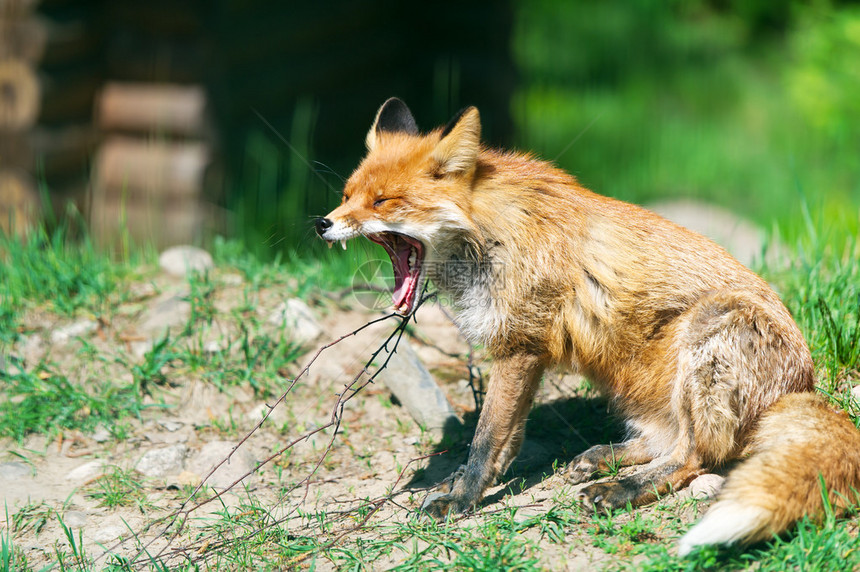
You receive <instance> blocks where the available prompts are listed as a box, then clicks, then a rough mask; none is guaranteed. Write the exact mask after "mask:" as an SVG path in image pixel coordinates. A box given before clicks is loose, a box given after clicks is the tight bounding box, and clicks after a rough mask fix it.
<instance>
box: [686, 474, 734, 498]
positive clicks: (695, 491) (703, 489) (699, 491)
mask: <svg viewBox="0 0 860 572" xmlns="http://www.w3.org/2000/svg"><path fill="white" fill-rule="evenodd" d="M725 480H726V478H725V477H721V476H720V475H714V474H712V473H708V474H705V475H701V476H699V477H696V478H695V479H693V482H692V483H690V496H692V497H697V498H700V499H712V498H714V497H716V496H717V494H719V492H720V489H722V488H723V482H725Z"/></svg>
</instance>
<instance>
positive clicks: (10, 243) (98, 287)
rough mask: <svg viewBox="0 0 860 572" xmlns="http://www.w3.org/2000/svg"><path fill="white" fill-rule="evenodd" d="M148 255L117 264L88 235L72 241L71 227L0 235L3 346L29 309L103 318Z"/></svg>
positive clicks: (0, 331)
mask: <svg viewBox="0 0 860 572" xmlns="http://www.w3.org/2000/svg"><path fill="white" fill-rule="evenodd" d="M144 253H145V251H141V253H140V254H135V255H134V257H128V258H126V259H125V260H122V261H120V260H116V259H114V258H113V257H112V256H110V255H109V254H107V253H105V252H103V251H101V250H99V249H98V248H96V246H95V245H94V244H93V243H92V242H91V241H90V240H89V239H88V238H87V237H86V236H85V237H83V238H80V237H78V238H71V237H70V236H69V231H68V230H67V228H66V227H60V228H58V229H56V230H54V231H52V232H50V233H49V232H48V230H47V229H46V227H45V226H39V227H37V228H35V229H33V230H32V231H31V232H30V233H29V235H28V236H27V237H26V238H20V237H17V236H10V235H5V234H3V233H0V261H2V264H0V348H2V347H3V345H4V344H9V343H11V342H12V341H14V340H15V339H17V337H18V335H19V334H20V333H21V331H20V326H19V323H18V319H19V317H20V314H21V313H22V312H23V311H25V310H32V309H37V308H40V309H44V310H46V311H50V312H55V313H57V314H59V315H61V316H67V317H68V316H75V315H77V314H79V313H87V314H89V315H92V316H96V317H98V316H100V315H102V314H104V313H105V312H107V311H108V309H109V306H110V304H111V303H112V302H115V301H116V299H117V298H122V297H123V295H124V293H123V292H121V291H120V290H119V289H118V285H119V284H120V281H122V280H124V279H127V278H129V277H130V276H131V275H132V273H133V269H136V268H138V267H139V264H140V262H142V261H143V260H145V259H146V258H147V256H146V254H144Z"/></svg>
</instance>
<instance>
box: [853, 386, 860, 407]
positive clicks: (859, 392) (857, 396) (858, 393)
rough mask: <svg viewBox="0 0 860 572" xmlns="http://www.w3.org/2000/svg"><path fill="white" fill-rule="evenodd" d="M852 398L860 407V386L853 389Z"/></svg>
mask: <svg viewBox="0 0 860 572" xmlns="http://www.w3.org/2000/svg"><path fill="white" fill-rule="evenodd" d="M851 397H853V398H854V403H856V404H857V405H858V406H860V384H857V385H855V386H854V387H852V388H851Z"/></svg>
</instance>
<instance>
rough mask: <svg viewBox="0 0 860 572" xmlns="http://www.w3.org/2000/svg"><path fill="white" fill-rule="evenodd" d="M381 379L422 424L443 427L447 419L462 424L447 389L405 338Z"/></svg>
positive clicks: (447, 421) (382, 357) (436, 427)
mask: <svg viewBox="0 0 860 572" xmlns="http://www.w3.org/2000/svg"><path fill="white" fill-rule="evenodd" d="M384 357H385V356H384V354H383V355H381V356H380V360H382V359H384ZM379 379H381V380H382V382H383V383H385V386H386V387H388V389H389V390H390V391H391V393H393V394H394V396H395V397H396V398H397V399H398V400H399V401H400V403H401V404H403V406H404V407H405V408H406V410H407V411H408V412H409V414H410V415H411V416H412V418H413V419H415V421H417V422H418V423H419V424H420V425H421V426H423V427H425V428H427V429H431V430H440V429H442V428H443V427H445V425H446V424H448V423H456V424H458V425H459V424H460V419H459V418H458V417H457V414H456V413H455V412H454V408H453V407H451V404H450V403H449V402H448V398H447V397H446V396H445V393H444V392H443V391H442V390H441V389H440V388H439V384H437V383H436V380H435V379H433V376H432V375H431V374H430V372H429V371H428V370H427V368H426V367H425V366H424V363H422V361H421V359H420V358H419V357H418V355H417V354H416V353H415V350H414V349H413V348H412V346H411V345H410V344H409V342H407V341H406V340H405V339H401V340H400V343H399V344H398V346H397V351H396V352H395V353H394V355H392V356H391V360H389V362H388V366H387V367H386V368H385V369H383V370H382V371H381V372H380V374H379Z"/></svg>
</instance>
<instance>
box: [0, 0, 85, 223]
mask: <svg viewBox="0 0 860 572" xmlns="http://www.w3.org/2000/svg"><path fill="white" fill-rule="evenodd" d="M36 4H37V2H35V0H0V230H2V231H4V232H9V231H14V232H18V233H22V232H24V231H25V229H26V228H27V227H29V226H31V225H32V224H34V223H35V221H36V220H37V218H38V213H39V209H40V206H44V207H47V208H51V209H54V210H56V209H58V208H61V206H62V204H63V203H64V202H66V201H67V200H69V199H72V200H80V197H81V196H83V192H84V188H85V181H86V176H87V167H88V161H89V157H90V155H91V153H92V150H93V149H94V147H95V143H96V134H95V131H94V130H93V128H92V124H91V116H92V103H93V96H94V94H95V90H96V87H97V85H98V82H99V75H100V68H101V64H100V59H99V57H98V51H99V49H100V45H99V37H100V35H99V31H98V26H97V21H98V17H97V12H96V10H94V9H93V8H92V7H91V6H86V5H84V6H81V7H72V8H71V9H70V7H69V6H67V5H66V4H64V3H62V2H51V1H50V0H48V1H46V2H44V3H42V4H41V5H39V6H38V8H39V10H38V11H37V10H36V8H37V6H36ZM58 9H59V12H57V10H58ZM58 16H59V17H58ZM37 189H44V190H45V191H46V192H45V193H43V196H44V197H45V198H48V199H50V200H51V202H52V203H53V204H46V205H40V201H39V198H40V193H39V192H37ZM48 191H50V192H48Z"/></svg>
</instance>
